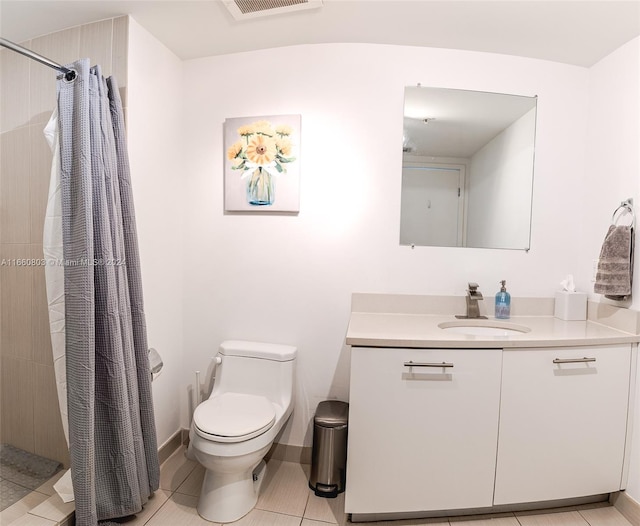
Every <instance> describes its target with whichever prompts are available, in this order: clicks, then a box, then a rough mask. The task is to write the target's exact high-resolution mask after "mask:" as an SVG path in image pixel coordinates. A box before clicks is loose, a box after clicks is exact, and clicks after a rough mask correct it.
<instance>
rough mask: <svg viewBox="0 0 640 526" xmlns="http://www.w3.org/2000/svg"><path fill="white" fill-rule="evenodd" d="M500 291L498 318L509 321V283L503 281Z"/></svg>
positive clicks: (497, 301) (497, 302)
mask: <svg viewBox="0 0 640 526" xmlns="http://www.w3.org/2000/svg"><path fill="white" fill-rule="evenodd" d="M500 284H501V285H502V286H501V287H500V290H499V291H498V292H497V293H496V318H498V319H501V320H508V319H509V316H510V315H511V294H509V293H508V292H507V281H506V280H504V279H503V280H502V281H501V282H500Z"/></svg>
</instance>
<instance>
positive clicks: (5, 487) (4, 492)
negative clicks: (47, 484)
mask: <svg viewBox="0 0 640 526" xmlns="http://www.w3.org/2000/svg"><path fill="white" fill-rule="evenodd" d="M29 493H31V490H30V489H29V488H25V487H24V486H21V485H20V484H16V483H15V482H13V481H11V480H8V479H5V478H4V476H3V477H2V478H0V510H5V509H6V508H8V507H9V506H11V505H12V504H13V503H15V502H18V501H19V500H20V499H21V498H23V497H24V496H26V495H28V494H29Z"/></svg>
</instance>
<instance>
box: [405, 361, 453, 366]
mask: <svg viewBox="0 0 640 526" xmlns="http://www.w3.org/2000/svg"><path fill="white" fill-rule="evenodd" d="M404 366H405V367H453V364H452V363H447V362H442V363H431V362H412V361H411V360H409V361H408V362H404Z"/></svg>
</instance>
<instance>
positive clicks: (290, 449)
mask: <svg viewBox="0 0 640 526" xmlns="http://www.w3.org/2000/svg"><path fill="white" fill-rule="evenodd" d="M271 459H273V460H284V461H285V462H297V463H298V464H311V448H310V447H307V446H292V445H290V444H275V443H274V444H273V445H272V446H271V449H270V450H269V452H268V453H267V454H266V456H265V460H271Z"/></svg>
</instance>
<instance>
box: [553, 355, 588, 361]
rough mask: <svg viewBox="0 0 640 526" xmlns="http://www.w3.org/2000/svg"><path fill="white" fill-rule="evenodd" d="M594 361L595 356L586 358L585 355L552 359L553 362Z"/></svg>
mask: <svg viewBox="0 0 640 526" xmlns="http://www.w3.org/2000/svg"><path fill="white" fill-rule="evenodd" d="M595 361H596V359H595V358H587V357H586V356H585V357H584V358H565V359H561V358H556V359H555V360H553V363H584V362H595Z"/></svg>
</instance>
